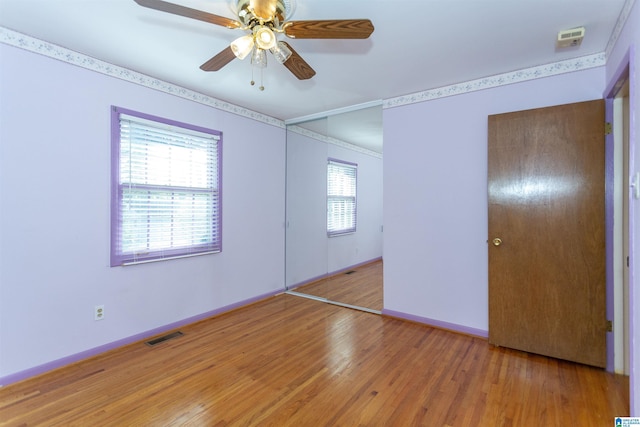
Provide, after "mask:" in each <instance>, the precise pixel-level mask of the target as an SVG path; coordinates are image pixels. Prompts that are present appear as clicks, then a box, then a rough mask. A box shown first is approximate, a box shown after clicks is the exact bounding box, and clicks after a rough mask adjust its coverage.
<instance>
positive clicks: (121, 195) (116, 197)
mask: <svg viewBox="0 0 640 427" xmlns="http://www.w3.org/2000/svg"><path fill="white" fill-rule="evenodd" d="M111 126H112V131H111V133H112V154H111V155H112V159H111V167H112V171H111V174H112V176H111V180H112V184H111V187H112V188H111V193H112V194H111V266H116V265H124V264H131V263H136V262H143V261H152V260H160V259H166V258H175V257H181V256H187V255H195V254H203V253H212V252H220V251H221V250H222V237H221V212H222V207H221V198H220V183H221V176H222V175H221V154H222V141H221V133H220V132H217V131H213V130H210V129H204V128H200V127H196V126H191V125H186V124H183V123H178V122H175V121H170V120H166V119H160V118H158V117H153V116H149V115H146V114H141V113H137V112H133V111H129V110H124V109H122V108H118V107H112V112H111Z"/></svg>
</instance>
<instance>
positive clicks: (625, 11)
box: [604, 0, 635, 58]
mask: <svg viewBox="0 0 640 427" xmlns="http://www.w3.org/2000/svg"><path fill="white" fill-rule="evenodd" d="M634 3H635V0H626V1H625V3H624V5H623V6H622V11H621V12H620V16H618V20H617V21H616V26H615V27H614V28H613V31H612V32H611V36H610V37H609V43H607V48H606V49H605V50H604V51H605V53H606V55H607V58H609V56H610V55H611V52H612V51H613V47H614V46H615V45H616V43H617V42H618V38H620V33H622V29H623V28H624V25H625V24H626V23H627V19H628V18H629V15H630V14H631V9H633V5H634Z"/></svg>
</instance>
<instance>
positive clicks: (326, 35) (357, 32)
mask: <svg viewBox="0 0 640 427" xmlns="http://www.w3.org/2000/svg"><path fill="white" fill-rule="evenodd" d="M282 29H283V30H284V33H285V34H286V35H287V36H289V37H291V38H294V39H366V38H367V37H369V36H370V35H371V33H373V29H374V28H373V23H372V22H371V21H370V20H368V19H335V20H319V21H290V22H287V23H285V24H284V26H283V27H282Z"/></svg>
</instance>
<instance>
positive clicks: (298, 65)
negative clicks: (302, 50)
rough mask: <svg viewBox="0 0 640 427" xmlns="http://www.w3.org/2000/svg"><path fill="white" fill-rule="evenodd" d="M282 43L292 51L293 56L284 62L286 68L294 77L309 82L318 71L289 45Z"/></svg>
mask: <svg viewBox="0 0 640 427" xmlns="http://www.w3.org/2000/svg"><path fill="white" fill-rule="evenodd" d="M282 43H283V44H284V45H285V46H287V47H288V48H289V49H290V50H291V56H290V57H289V59H287V60H286V61H285V62H284V66H285V67H287V68H288V69H289V71H291V73H293V75H294V76H296V77H297V78H298V79H300V80H307V79H310V78H311V77H313V76H315V75H316V71H315V70H314V69H313V68H311V66H310V65H309V64H307V63H306V61H305V60H304V59H302V57H301V56H300V55H298V52H296V51H295V50H293V48H292V47H291V45H289V43H287V42H282Z"/></svg>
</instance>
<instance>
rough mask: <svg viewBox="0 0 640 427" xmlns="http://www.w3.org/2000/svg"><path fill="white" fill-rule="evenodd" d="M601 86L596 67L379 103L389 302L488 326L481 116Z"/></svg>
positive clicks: (586, 94)
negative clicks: (416, 100)
mask: <svg viewBox="0 0 640 427" xmlns="http://www.w3.org/2000/svg"><path fill="white" fill-rule="evenodd" d="M603 88H604V67H599V68H592V69H589V70H586V71H578V72H573V73H569V74H562V75H558V76H554V77H546V78H543V79H538V80H531V81H526V82H522V83H516V84H511V85H507V86H500V87H496V88H491V89H485V90H480V91H474V92H469V93H466V94H460V95H456V96H450V97H444V98H437V99H434V100H432V101H427V102H422V103H415V104H409V105H405V106H400V107H395V108H385V109H384V111H383V121H384V142H385V154H384V156H385V157H384V219H385V233H384V234H385V237H384V261H385V265H384V308H385V310H386V311H392V312H396V313H401V314H403V315H406V316H407V317H418V318H422V319H426V320H429V321H435V323H441V324H442V323H445V324H451V325H454V326H457V327H460V329H467V330H469V329H471V330H474V331H478V332H480V333H486V332H487V331H488V277H487V276H488V268H487V258H488V252H487V243H486V242H487V238H488V236H487V116H488V115H491V114H498V113H504V112H509V111H518V110H525V109H531V108H536V107H544V106H550V105H557V104H566V103H571V102H579V101H585V100H591V99H597V98H602V91H603Z"/></svg>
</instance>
